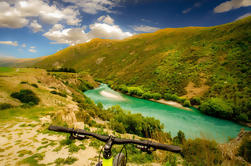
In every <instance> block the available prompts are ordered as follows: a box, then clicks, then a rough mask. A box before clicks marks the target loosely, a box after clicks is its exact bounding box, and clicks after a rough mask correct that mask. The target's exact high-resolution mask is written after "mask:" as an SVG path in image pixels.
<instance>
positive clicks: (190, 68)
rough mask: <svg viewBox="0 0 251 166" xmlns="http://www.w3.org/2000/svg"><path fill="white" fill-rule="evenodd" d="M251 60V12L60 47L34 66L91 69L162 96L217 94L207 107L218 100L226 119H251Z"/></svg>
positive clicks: (98, 75)
mask: <svg viewBox="0 0 251 166" xmlns="http://www.w3.org/2000/svg"><path fill="white" fill-rule="evenodd" d="M250 63H251V17H247V18H244V19H242V20H238V21H235V22H233V23H228V24H224V25H219V26H214V27H186V28H167V29H163V30H159V31H157V32H155V33H150V34H140V35H136V36H133V37H131V38H128V39H125V40H103V39H94V40H92V41H91V42H88V43H85V44H78V45H76V46H71V47H68V48H66V49H64V50H61V51H59V52H57V53H55V54H54V55H51V56H48V57H46V58H44V59H43V60H41V61H40V62H38V63H36V64H35V66H36V67H42V68H47V69H52V68H60V67H68V68H74V69H75V70H77V71H82V70H85V71H86V70H87V71H88V72H89V73H90V74H91V75H92V76H94V77H95V78H97V79H102V80H103V81H106V82H109V83H110V84H111V85H113V86H114V87H117V86H120V85H123V84H124V85H126V86H129V87H140V88H141V89H143V91H145V92H148V91H149V92H151V93H156V92H157V93H160V94H161V96H162V97H164V96H165V94H177V95H178V96H183V97H185V98H188V99H190V98H192V97H200V98H201V99H202V101H207V100H208V99H210V98H216V100H213V101H207V102H209V104H208V105H205V107H207V106H210V104H212V103H213V104H214V102H216V106H215V107H220V109H221V108H222V107H224V106H225V105H228V106H229V108H227V110H228V112H229V114H230V115H229V116H227V117H224V118H228V119H232V118H234V119H236V120H243V121H248V119H249V120H251V112H250V109H251V106H250V103H251V102H250V91H251V89H250V88H251V87H250V79H249V78H250V74H251V70H250ZM218 98H219V100H218ZM221 102H224V103H223V106H221ZM217 103H218V105H217ZM219 103H220V104H219ZM212 107H214V106H212ZM215 109H216V110H217V108H215ZM205 110H206V111H207V109H205ZM208 114H217V111H216V113H210V112H209V113H208ZM216 116H217V115H216Z"/></svg>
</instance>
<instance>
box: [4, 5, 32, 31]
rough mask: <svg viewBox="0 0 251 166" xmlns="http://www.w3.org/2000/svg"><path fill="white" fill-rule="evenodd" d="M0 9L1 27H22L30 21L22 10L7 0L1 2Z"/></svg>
mask: <svg viewBox="0 0 251 166" xmlns="http://www.w3.org/2000/svg"><path fill="white" fill-rule="evenodd" d="M0 11H1V12H0V27H5V28H22V27H24V26H26V25H27V24H28V23H29V21H28V20H27V19H26V18H25V17H23V16H22V14H21V13H20V11H18V10H16V9H15V8H14V7H11V6H10V5H9V4H8V3H7V2H0Z"/></svg>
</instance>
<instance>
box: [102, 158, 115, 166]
mask: <svg viewBox="0 0 251 166" xmlns="http://www.w3.org/2000/svg"><path fill="white" fill-rule="evenodd" d="M112 165H113V157H111V158H110V159H103V166H112Z"/></svg>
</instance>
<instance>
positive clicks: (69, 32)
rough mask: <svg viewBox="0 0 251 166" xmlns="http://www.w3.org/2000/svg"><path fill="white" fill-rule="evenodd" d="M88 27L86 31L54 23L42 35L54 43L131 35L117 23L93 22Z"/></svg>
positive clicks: (73, 42)
mask: <svg viewBox="0 0 251 166" xmlns="http://www.w3.org/2000/svg"><path fill="white" fill-rule="evenodd" d="M89 28H90V31H89V32H88V33H86V32H85V31H84V27H83V28H68V29H64V27H63V25H61V24H56V25H54V26H53V27H52V28H51V29H50V30H49V31H48V32H46V33H44V34H43V36H45V37H47V38H48V39H50V40H53V41H55V42H54V43H65V44H70V45H75V44H78V43H84V42H88V41H90V40H91V39H94V38H103V39H124V38H126V37H129V36H132V34H131V33H130V32H123V31H122V30H121V29H120V27H119V26H117V25H109V24H105V23H94V24H92V25H90V26H89Z"/></svg>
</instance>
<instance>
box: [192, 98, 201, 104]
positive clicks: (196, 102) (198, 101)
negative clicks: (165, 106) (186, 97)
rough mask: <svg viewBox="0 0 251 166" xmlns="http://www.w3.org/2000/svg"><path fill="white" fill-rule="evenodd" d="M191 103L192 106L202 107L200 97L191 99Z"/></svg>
mask: <svg viewBox="0 0 251 166" xmlns="http://www.w3.org/2000/svg"><path fill="white" fill-rule="evenodd" d="M190 103H191V104H192V105H200V103H201V102H200V98H199V97H193V98H191V99H190Z"/></svg>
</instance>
